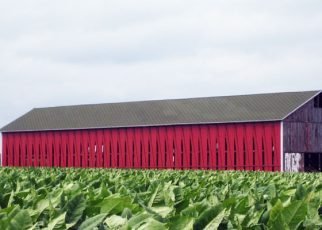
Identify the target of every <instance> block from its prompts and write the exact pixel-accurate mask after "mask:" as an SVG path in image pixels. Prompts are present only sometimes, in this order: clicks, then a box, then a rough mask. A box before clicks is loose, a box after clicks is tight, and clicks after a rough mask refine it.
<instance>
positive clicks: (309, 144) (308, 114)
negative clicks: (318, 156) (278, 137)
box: [283, 100, 322, 153]
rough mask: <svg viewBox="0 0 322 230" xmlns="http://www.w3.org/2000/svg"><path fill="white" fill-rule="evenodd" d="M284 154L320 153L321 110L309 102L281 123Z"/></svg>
mask: <svg viewBox="0 0 322 230" xmlns="http://www.w3.org/2000/svg"><path fill="white" fill-rule="evenodd" d="M283 137H284V145H283V146H284V153H305V152H311V153H314V152H317V153H318V152H319V153H320V152H322V108H316V107H314V100H311V101H309V102H308V103H306V104H305V105H304V106H303V107H301V108H300V109H299V110H297V111H296V112H294V113H293V114H291V115H290V116H289V117H287V118H286V119H285V120H284V121H283Z"/></svg>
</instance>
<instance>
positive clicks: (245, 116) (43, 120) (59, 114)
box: [1, 91, 321, 132]
mask: <svg viewBox="0 0 322 230" xmlns="http://www.w3.org/2000/svg"><path fill="white" fill-rule="evenodd" d="M320 92H321V91H306V92H287V93H268V94H254V95H242V96H222V97H206V98H191V99H172V100H156V101H139V102H124V103H108V104H94V105H74V106H61V107H49V108H36V109H33V110H31V111H30V112H28V113H26V114H25V115H23V116H21V117H20V118H18V119H17V120H15V121H13V122H12V123H10V124H8V125H7V126H5V127H3V128H2V129H1V131H2V132H19V131H40V130H71V129H96V128H116V127H118V128H120V127H141V126H142V127H143V126H163V125H180V124H213V123H239V122H259V121H279V120H283V119H284V118H286V117H287V116H288V115H290V114H291V113H292V112H294V111H295V110H297V109H298V108H299V107H301V106H302V105H303V104H305V103H306V102H308V101H309V100H311V99H312V98H313V97H315V96H316V95H317V94H319V93H320Z"/></svg>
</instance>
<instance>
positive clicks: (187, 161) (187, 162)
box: [182, 126, 192, 169]
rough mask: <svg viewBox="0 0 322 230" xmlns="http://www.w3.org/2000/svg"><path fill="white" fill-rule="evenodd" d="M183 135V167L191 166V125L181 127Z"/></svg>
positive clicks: (188, 167)
mask: <svg viewBox="0 0 322 230" xmlns="http://www.w3.org/2000/svg"><path fill="white" fill-rule="evenodd" d="M183 137H184V152H183V156H182V157H183V168H184V169H190V168H191V155H192V146H191V145H192V144H191V127H190V126H184V127H183Z"/></svg>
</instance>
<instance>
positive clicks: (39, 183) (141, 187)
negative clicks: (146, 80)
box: [0, 168, 322, 230]
mask: <svg viewBox="0 0 322 230" xmlns="http://www.w3.org/2000/svg"><path fill="white" fill-rule="evenodd" d="M0 176H1V180H0V229H290V230H291V229H292V230H293V229H321V228H322V216H321V212H322V211H321V210H322V174H321V173H310V174H305V173H265V172H237V171H198V170H195V171H174V170H162V171H158V170H117V169H62V168H0ZM319 210H320V213H319Z"/></svg>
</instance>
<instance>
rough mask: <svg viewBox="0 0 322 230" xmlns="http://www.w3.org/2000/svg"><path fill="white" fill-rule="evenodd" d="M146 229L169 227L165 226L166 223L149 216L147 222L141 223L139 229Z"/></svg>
mask: <svg viewBox="0 0 322 230" xmlns="http://www.w3.org/2000/svg"><path fill="white" fill-rule="evenodd" d="M145 229H153V230H165V229H167V227H166V226H165V224H163V223H161V222H159V221H156V220H154V219H152V218H149V219H148V220H147V221H146V223H144V224H143V225H141V226H140V227H139V228H138V230H145Z"/></svg>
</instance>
